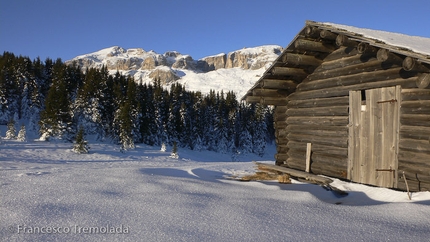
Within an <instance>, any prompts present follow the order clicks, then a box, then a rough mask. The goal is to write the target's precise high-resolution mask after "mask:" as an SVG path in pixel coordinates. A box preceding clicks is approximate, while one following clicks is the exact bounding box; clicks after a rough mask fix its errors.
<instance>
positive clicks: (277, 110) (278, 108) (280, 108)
mask: <svg viewBox="0 0 430 242" xmlns="http://www.w3.org/2000/svg"><path fill="white" fill-rule="evenodd" d="M287 109H288V106H287V105H285V106H276V107H275V110H274V113H285V112H287Z"/></svg>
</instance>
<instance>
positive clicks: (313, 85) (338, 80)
mask: <svg viewBox="0 0 430 242" xmlns="http://www.w3.org/2000/svg"><path fill="white" fill-rule="evenodd" d="M414 76H416V73H414V72H406V71H404V70H403V69H402V68H401V67H397V68H391V69H389V70H379V71H372V72H365V73H356V74H352V75H346V76H336V77H332V78H327V79H319V80H315V81H309V82H303V83H300V84H299V85H298V86H297V90H299V91H308V90H318V89H323V88H329V87H338V86H342V87H343V86H351V85H354V84H363V83H368V82H378V81H384V80H392V79H397V78H404V79H405V78H410V77H414Z"/></svg>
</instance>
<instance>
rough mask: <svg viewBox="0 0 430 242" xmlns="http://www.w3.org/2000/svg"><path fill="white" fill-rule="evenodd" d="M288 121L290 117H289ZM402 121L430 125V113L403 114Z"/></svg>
mask: <svg viewBox="0 0 430 242" xmlns="http://www.w3.org/2000/svg"><path fill="white" fill-rule="evenodd" d="M287 121H288V119H287ZM400 123H401V124H402V125H409V126H426V127H428V126H429V125H430V115H428V114H401V115H400Z"/></svg>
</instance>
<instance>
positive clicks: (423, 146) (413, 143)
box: [399, 137, 430, 171]
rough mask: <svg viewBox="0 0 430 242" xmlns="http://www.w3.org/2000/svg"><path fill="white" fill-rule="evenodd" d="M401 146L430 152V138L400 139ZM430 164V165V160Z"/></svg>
mask: <svg viewBox="0 0 430 242" xmlns="http://www.w3.org/2000/svg"><path fill="white" fill-rule="evenodd" d="M429 138H430V137H429ZM399 147H400V148H401V149H403V150H408V151H414V152H419V153H422V152H425V153H428V154H430V140H416V139H400V141H399ZM428 164H429V165H430V160H429V161H428ZM429 171H430V168H429Z"/></svg>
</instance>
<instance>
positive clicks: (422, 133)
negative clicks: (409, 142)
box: [400, 123, 430, 145]
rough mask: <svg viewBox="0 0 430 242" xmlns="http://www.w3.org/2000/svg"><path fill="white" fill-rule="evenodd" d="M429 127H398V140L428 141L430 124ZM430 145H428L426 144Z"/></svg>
mask: <svg viewBox="0 0 430 242" xmlns="http://www.w3.org/2000/svg"><path fill="white" fill-rule="evenodd" d="M428 125H429V127H425V126H409V125H402V126H400V139H414V140H424V141H427V142H428V141H429V140H430V123H429V124H428ZM428 145H430V143H429V144H428Z"/></svg>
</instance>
